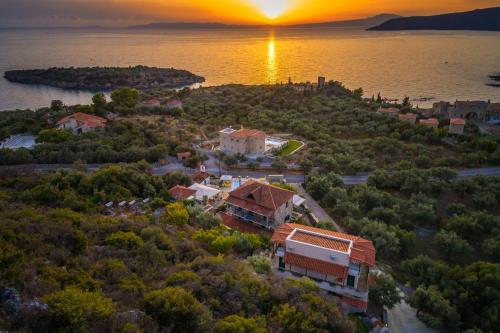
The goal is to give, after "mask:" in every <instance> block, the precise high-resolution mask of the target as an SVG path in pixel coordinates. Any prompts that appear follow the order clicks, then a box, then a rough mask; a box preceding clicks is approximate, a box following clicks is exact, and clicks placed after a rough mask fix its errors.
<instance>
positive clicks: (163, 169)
mask: <svg viewBox="0 0 500 333" xmlns="http://www.w3.org/2000/svg"><path fill="white" fill-rule="evenodd" d="M102 166H103V165H102V164H88V165H87V168H88V170H89V171H95V170H97V169H99V168H101V167H102ZM72 167H73V165H72V164H35V165H18V166H0V172H1V171H5V170H9V169H14V170H20V169H26V170H35V171H41V172H49V171H52V170H56V169H70V168H72ZM175 170H182V171H185V172H187V173H193V172H194V171H195V170H193V169H190V168H186V167H184V166H183V165H182V164H181V163H178V162H176V161H173V162H171V163H170V164H167V165H164V166H154V167H153V173H154V174H155V175H164V174H166V173H168V172H172V171H175ZM207 171H208V172H210V173H212V174H216V175H218V174H219V169H218V168H217V167H216V166H214V165H212V166H210V167H209V168H208V169H207ZM222 173H223V174H230V175H233V176H237V177H251V178H265V177H266V176H268V175H269V174H270V172H269V171H258V170H249V171H247V170H231V171H224V170H222ZM479 175H484V176H498V177H500V167H495V168H476V169H464V170H460V171H458V176H459V177H460V178H465V177H473V176H479ZM284 176H285V179H286V180H287V182H289V183H294V184H301V183H303V182H304V175H303V174H300V173H297V172H285V173H284ZM369 177H370V175H369V174H364V175H358V176H342V180H343V181H344V184H345V185H358V184H364V183H366V182H367V180H368V178H369Z"/></svg>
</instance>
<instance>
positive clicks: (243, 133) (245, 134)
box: [229, 128, 266, 139]
mask: <svg viewBox="0 0 500 333" xmlns="http://www.w3.org/2000/svg"><path fill="white" fill-rule="evenodd" d="M229 136H230V137H231V138H234V139H245V138H249V137H257V138H265V137H266V133H264V132H262V131H259V130H254V129H248V128H242V129H239V130H236V131H234V132H232V133H231V134H229Z"/></svg>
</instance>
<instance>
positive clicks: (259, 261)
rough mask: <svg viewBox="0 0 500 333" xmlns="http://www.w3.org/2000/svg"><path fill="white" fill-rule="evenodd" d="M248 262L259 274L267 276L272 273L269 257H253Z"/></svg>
mask: <svg viewBox="0 0 500 333" xmlns="http://www.w3.org/2000/svg"><path fill="white" fill-rule="evenodd" d="M247 260H248V262H249V263H250V265H252V267H253V269H255V271H256V272H257V273H259V274H265V273H269V272H270V271H271V259H269V258H268V257H265V256H259V255H253V256H251V257H248V258H247Z"/></svg>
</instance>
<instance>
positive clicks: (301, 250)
mask: <svg viewBox="0 0 500 333" xmlns="http://www.w3.org/2000/svg"><path fill="white" fill-rule="evenodd" d="M285 243H286V250H287V251H288V252H290V253H293V254H298V255H301V256H305V257H310V258H313V259H318V260H322V261H325V262H329V263H332V264H336V265H340V266H349V254H347V253H342V252H337V251H334V250H330V249H326V248H322V247H319V246H313V245H309V244H304V243H301V242H297V241H294V240H293V239H287V240H286V242H285ZM332 255H334V256H335V258H336V259H335V260H332V259H331V256H332Z"/></svg>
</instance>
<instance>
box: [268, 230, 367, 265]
mask: <svg viewBox="0 0 500 333" xmlns="http://www.w3.org/2000/svg"><path fill="white" fill-rule="evenodd" d="M295 229H302V230H306V231H312V232H316V233H320V234H324V235H327V236H333V237H337V238H343V239H347V240H351V241H353V244H352V247H351V255H350V260H351V261H354V262H359V263H363V264H367V265H369V266H375V253H376V251H375V247H374V246H373V243H372V242H371V241H369V240H367V239H364V238H361V237H359V236H354V235H349V234H345V233H341V232H336V231H331V230H326V229H320V228H315V227H311V226H306V225H302V224H296V223H285V224H282V225H280V226H279V227H278V228H277V229H276V230H275V231H274V234H273V237H272V238H271V242H273V243H281V244H283V243H285V240H286V238H287V237H288V236H289V235H290V234H291V233H292V231H293V230H295Z"/></svg>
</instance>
